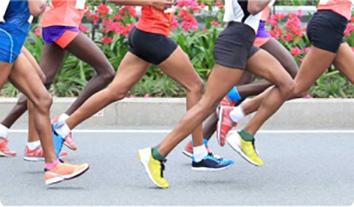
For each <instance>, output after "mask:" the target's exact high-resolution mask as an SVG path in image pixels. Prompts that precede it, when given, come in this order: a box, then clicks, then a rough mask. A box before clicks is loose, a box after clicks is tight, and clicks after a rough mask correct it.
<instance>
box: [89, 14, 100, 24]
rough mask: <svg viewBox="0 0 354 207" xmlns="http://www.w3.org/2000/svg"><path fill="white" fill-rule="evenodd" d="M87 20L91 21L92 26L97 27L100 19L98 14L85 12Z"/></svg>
mask: <svg viewBox="0 0 354 207" xmlns="http://www.w3.org/2000/svg"><path fill="white" fill-rule="evenodd" d="M87 18H88V19H89V20H91V21H92V23H93V24H94V25H97V23H98V20H99V19H100V17H99V15H98V14H94V13H91V12H87Z"/></svg>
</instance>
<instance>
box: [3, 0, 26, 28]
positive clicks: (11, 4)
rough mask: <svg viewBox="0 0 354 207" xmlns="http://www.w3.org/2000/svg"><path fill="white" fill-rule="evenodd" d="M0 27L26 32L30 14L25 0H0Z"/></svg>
mask: <svg viewBox="0 0 354 207" xmlns="http://www.w3.org/2000/svg"><path fill="white" fill-rule="evenodd" d="M0 1H1V3H0V27H1V28H4V29H9V30H14V29H16V30H17V31H18V30H20V31H22V32H24V33H26V34H27V33H28V32H29V30H30V28H31V22H32V19H33V18H32V15H31V13H30V11H29V8H28V2H27V0H0Z"/></svg>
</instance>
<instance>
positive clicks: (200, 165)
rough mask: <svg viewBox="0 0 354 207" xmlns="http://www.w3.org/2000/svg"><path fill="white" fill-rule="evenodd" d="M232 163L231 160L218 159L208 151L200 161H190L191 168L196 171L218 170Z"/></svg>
mask: <svg viewBox="0 0 354 207" xmlns="http://www.w3.org/2000/svg"><path fill="white" fill-rule="evenodd" d="M232 164H234V161H233V160H228V159H220V158H219V159H218V158H216V157H215V156H214V155H213V154H212V153H209V154H208V155H207V156H206V157H205V158H203V159H202V160H201V161H200V162H195V161H194V160H193V161H192V169H193V170H198V171H219V170H224V169H226V168H227V167H229V166H231V165H232Z"/></svg>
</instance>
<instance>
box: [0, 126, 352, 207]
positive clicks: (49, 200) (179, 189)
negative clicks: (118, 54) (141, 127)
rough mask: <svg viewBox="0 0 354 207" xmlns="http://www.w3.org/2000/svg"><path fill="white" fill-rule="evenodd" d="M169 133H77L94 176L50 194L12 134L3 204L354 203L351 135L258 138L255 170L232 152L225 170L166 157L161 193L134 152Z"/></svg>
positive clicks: (0, 188)
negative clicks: (13, 153) (260, 162)
mask: <svg viewBox="0 0 354 207" xmlns="http://www.w3.org/2000/svg"><path fill="white" fill-rule="evenodd" d="M163 135H164V133H76V134H75V139H76V141H77V143H78V144H79V145H80V149H79V151H78V152H75V153H70V158H69V159H68V160H69V161H71V162H81V161H86V162H89V163H90V164H91V169H90V171H89V172H88V173H87V174H85V175H83V176H82V177H80V178H78V179H77V180H72V181H68V182H64V183H61V184H58V185H55V186H53V187H51V188H47V187H46V186H45V185H44V182H43V171H42V168H43V164H42V163H29V162H24V161H23V160H22V156H23V152H22V151H23V144H24V136H25V134H23V133H12V134H11V138H10V139H11V147H12V148H14V149H16V150H17V151H18V157H17V158H12V159H0V166H1V167H0V179H1V182H0V201H1V202H2V204H3V205H35V206H36V205H321V206H323V205H351V204H352V203H353V201H354V162H353V160H354V150H353V149H354V139H353V138H354V137H353V136H354V134H334V133H330V134H328V133H326V134H321V133H311V134H296V133H287V134H260V135H259V136H258V141H257V149H258V151H260V153H261V156H262V157H263V159H264V160H265V166H264V167H262V168H256V167H253V166H251V165H249V164H248V163H246V162H245V161H244V160H243V159H241V158H240V157H239V156H238V155H237V154H236V153H234V152H233V151H232V150H231V149H230V148H229V147H224V148H220V147H218V146H217V144H216V142H215V141H214V140H213V141H212V143H211V148H212V149H214V151H216V152H217V153H218V154H221V155H224V156H226V157H228V158H234V159H235V160H236V163H235V165H234V166H232V167H231V168H229V169H227V170H225V171H220V172H194V171H192V170H191V169H190V160H188V159H187V158H186V157H184V155H183V154H182V153H181V150H182V147H183V144H181V145H179V146H178V148H177V149H176V150H175V151H174V152H173V153H171V154H170V156H169V157H168V162H167V168H166V172H165V177H166V178H167V179H168V180H169V181H170V188H169V189H167V190H160V189H156V188H155V187H154V185H153V184H152V183H151V182H150V180H149V179H148V177H147V175H146V174H145V172H144V170H143V167H142V166H141V164H140V163H139V162H138V160H137V158H136V152H137V149H139V148H142V147H146V146H151V145H154V144H157V143H158V142H159V140H160V139H161V138H162V137H163Z"/></svg>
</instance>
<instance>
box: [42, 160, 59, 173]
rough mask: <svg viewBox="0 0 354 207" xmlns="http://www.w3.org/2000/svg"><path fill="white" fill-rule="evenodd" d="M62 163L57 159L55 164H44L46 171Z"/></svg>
mask: <svg viewBox="0 0 354 207" xmlns="http://www.w3.org/2000/svg"><path fill="white" fill-rule="evenodd" d="M59 163H60V161H59V160H58V159H57V160H55V161H54V162H51V163H45V164H44V169H46V170H52V169H54V168H55V167H56V166H57V165H58V164H59Z"/></svg>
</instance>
